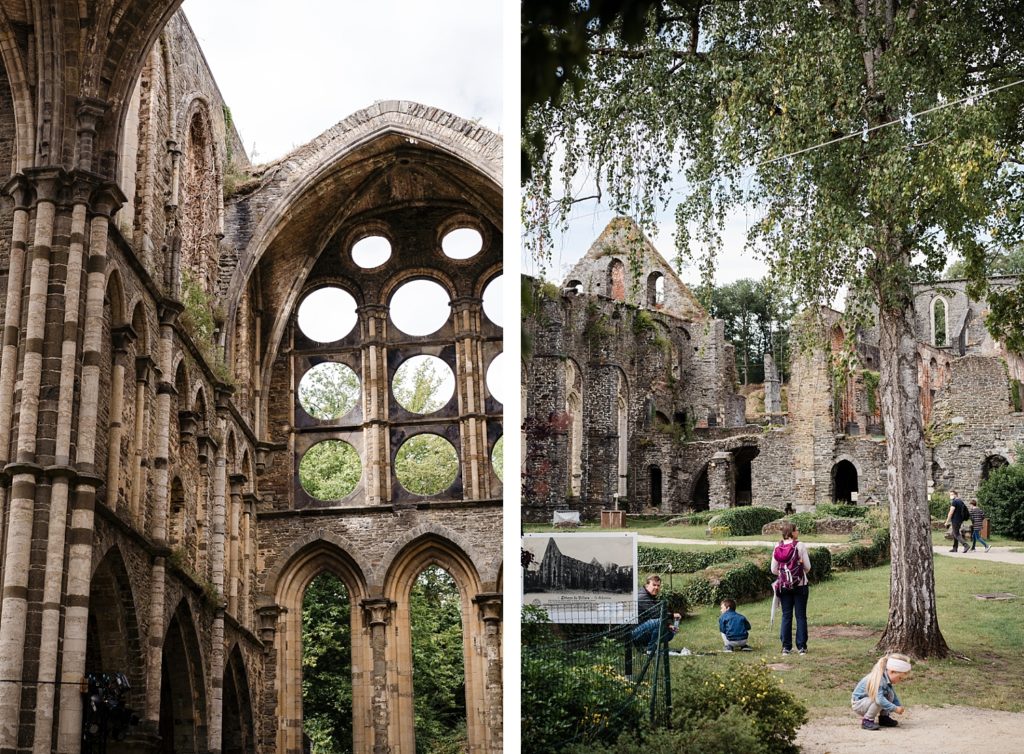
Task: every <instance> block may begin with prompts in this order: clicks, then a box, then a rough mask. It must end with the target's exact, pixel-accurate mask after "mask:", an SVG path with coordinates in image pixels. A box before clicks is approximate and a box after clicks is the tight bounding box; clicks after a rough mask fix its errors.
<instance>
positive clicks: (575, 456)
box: [565, 360, 583, 497]
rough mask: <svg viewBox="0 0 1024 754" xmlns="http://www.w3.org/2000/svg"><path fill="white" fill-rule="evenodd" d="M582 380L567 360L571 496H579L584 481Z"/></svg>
mask: <svg viewBox="0 0 1024 754" xmlns="http://www.w3.org/2000/svg"><path fill="white" fill-rule="evenodd" d="M581 387H582V380H581V378H580V373H579V370H578V369H576V365H575V364H574V363H573V362H572V361H571V360H570V361H566V362H565V391H566V401H565V410H566V411H567V412H568V413H569V419H570V422H569V497H579V496H580V490H581V489H582V481H583V397H582V395H581Z"/></svg>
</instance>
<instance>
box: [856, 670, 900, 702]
mask: <svg viewBox="0 0 1024 754" xmlns="http://www.w3.org/2000/svg"><path fill="white" fill-rule="evenodd" d="M869 677H870V675H866V676H864V677H863V678H861V679H860V683H858V684H857V688H855V689H854V690H853V697H852V698H851V699H850V702H851V703H852V702H856V701H859V700H861V699H863V698H864V697H866V696H867V695H868V678H869ZM875 702H877V703H878V706H879V707H881V708H882V709H884V710H885V711H886V712H892V711H894V710H895V709H896V708H897V707H902V706H903V705H902V704H901V703H900V698H899V697H898V696H896V689H894V688H893V687H892V681H890V680H889V673H888V672H885V673H882V682H881V683H880V684H878V696H877V697H876V699H875Z"/></svg>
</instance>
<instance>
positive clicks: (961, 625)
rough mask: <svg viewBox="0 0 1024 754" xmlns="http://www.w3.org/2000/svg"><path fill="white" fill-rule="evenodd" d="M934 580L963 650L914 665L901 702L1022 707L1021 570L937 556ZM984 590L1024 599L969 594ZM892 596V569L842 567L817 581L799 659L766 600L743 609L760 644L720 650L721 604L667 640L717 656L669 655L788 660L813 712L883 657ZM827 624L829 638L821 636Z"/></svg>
mask: <svg viewBox="0 0 1024 754" xmlns="http://www.w3.org/2000/svg"><path fill="white" fill-rule="evenodd" d="M935 578H936V585H937V586H936V600H937V606H938V612H939V625H940V627H941V629H942V632H943V635H944V636H945V638H946V641H947V643H948V644H949V646H950V648H951V649H952V651H953V652H954V653H955V654H956V655H957V656H954V657H950V658H949V659H945V660H934V659H933V660H926V661H921V662H916V663H915V669H914V675H913V677H912V678H911V679H910V680H908V681H907V682H906V683H905V684H903V685H902V686H901V687H900V688H899V690H898V691H899V694H900V697H901V698H902V700H903V701H904V702H905V703H906V704H907V706H909V707H913V705H915V704H929V705H941V704H952V703H956V704H969V705H974V706H978V707H985V708H991V709H999V710H1009V711H1014V712H1022V711H1024V621H1021V616H1022V612H1024V568H1022V567H1020V566H1015V565H1008V564H1003V563H995V562H983V561H979V560H970V561H967V560H962V559H953V558H945V557H939V558H936V559H935ZM987 592H1012V593H1014V594H1017V595H1019V597H1020V598H1019V599H1017V600H1012V601H1005V602H996V601H982V600H978V599H975V598H974V597H973V596H972V595H973V594H977V593H987ZM888 594H889V567H888V566H884V567H879V568H874V569H871V570H867V571H856V572H852V573H842V574H836V575H835V576H834V577H833V579H832V580H831V581H828V582H825V583H823V584H818V585H816V586H813V587H812V588H811V597H810V601H809V604H808V611H807V612H808V624H809V626H810V634H811V635H810V640H809V642H808V649H809V652H808V654H807V655H805V656H802V657H801V656H800V655H795V654H794V655H791V656H789V657H785V658H783V657H782V656H781V654H780V650H781V645H780V642H779V639H778V626H779V616H778V615H777V616H776V623H775V629H774V630H769V628H768V622H769V611H770V600H767V599H765V600H761V601H760V602H756V603H750V604H745V605H740V606H739V608H738V609H739V611H740V612H741V613H743V614H744V615H746V616H747V618H748V619H749V620H750V622H751V625H752V626H753V630H752V631H751V635H750V643H751V645H752V646H754V647H755V648H756V649H755V651H754V652H742V653H733V654H732V655H724V654H721V653H717V652H716V650H718V649H720V646H719V645H720V638H719V634H718V608H717V607H706V608H702V609H699V610H698V611H697V612H696V613H695V614H694V615H691V616H688V617H687V618H686V619H685V620H684V622H683V624H682V626H681V627H680V632H679V635H678V636H677V637H676V638H675V640H674V641H673V643H672V645H671V646H672V648H673V649H679V648H681V647H683V646H686V647H688V648H689V649H691V650H692V651H695V652H698V653H702V652H716V654H714V655H712V656H703V655H697V656H694V657H674V658H672V660H671V662H672V663H673V664H676V663H683V662H687V663H694V662H696V663H708V664H709V666H711V667H716V668H727V667H728V666H729V664H730V663H740V662H769V663H784V664H785V665H788V666H790V667H789V668H788V669H784V670H783V669H780V670H779V671H778V673H779V676H780V678H781V679H782V681H783V684H784V686H785V688H788V689H789V690H790V691H792V692H793V693H795V694H796V695H797V696H799V697H800V698H801V699H802V700H803V701H804V702H805V703H806V704H807V705H808V707H810V708H811V709H812V710H815V709H822V708H830V707H845V706H847V705H848V704H849V699H850V692H851V691H852V690H853V687H854V685H856V683H857V681H858V680H859V679H860V678H861V677H862V676H863V675H865V674H866V673H867V672H868V671H869V670H870V669H871V666H872V664H873V663H874V661H875V660H876V659H877V658H878V656H879V655H878V652H877V651H876V650H875V644H876V642H877V640H878V637H879V635H880V634H881V631H882V629H883V628H884V627H885V623H886V619H887V613H888ZM822 631H827V632H828V633H829V635H828V636H822V635H821V632H822ZM858 633H860V634H868V635H857V634H858ZM850 634H853V635H852V636H851V635H850Z"/></svg>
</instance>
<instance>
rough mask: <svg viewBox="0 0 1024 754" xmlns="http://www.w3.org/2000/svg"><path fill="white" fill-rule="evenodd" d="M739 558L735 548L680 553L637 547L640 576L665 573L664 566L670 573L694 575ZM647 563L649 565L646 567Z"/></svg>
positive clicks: (661, 548)
mask: <svg viewBox="0 0 1024 754" xmlns="http://www.w3.org/2000/svg"><path fill="white" fill-rule="evenodd" d="M739 556H740V551H739V550H738V549H736V548H735V547H722V548H719V549H717V550H708V551H706V552H682V551H680V550H669V549H667V548H664V547H646V546H644V545H638V546H637V558H638V560H639V562H640V571H641V574H642V573H643V572H645V571H649V572H652V573H657V572H661V571H667V570H669V569H668V568H666V564H668V565H669V566H671V571H672V573H696V572H697V571H702V570H704V569H705V568H707V567H708V566H710V565H714V564H715V563H725V562H727V561H730V560H735V559H736V558H738V557H739ZM648 563H649V564H651V565H650V566H648V565H646V564H648Z"/></svg>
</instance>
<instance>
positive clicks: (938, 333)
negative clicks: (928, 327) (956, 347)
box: [932, 296, 949, 348]
mask: <svg viewBox="0 0 1024 754" xmlns="http://www.w3.org/2000/svg"><path fill="white" fill-rule="evenodd" d="M948 311H949V309H948V307H947V305H946V299H944V298H943V297H942V296H936V297H935V298H934V299H932V344H933V345H935V346H936V347H939V348H941V347H943V346H946V345H949V344H948V342H947V333H946V317H947V314H948Z"/></svg>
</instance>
